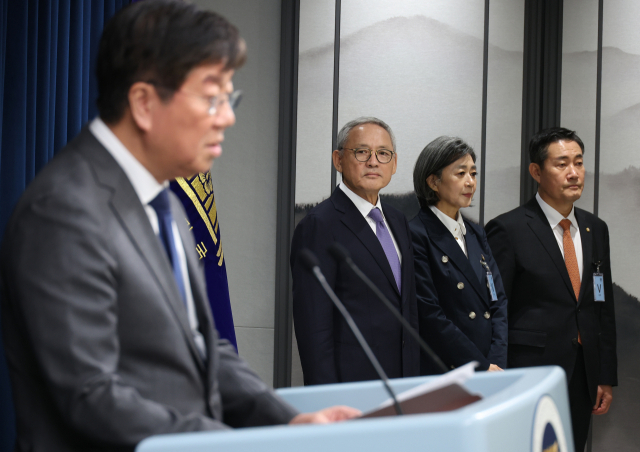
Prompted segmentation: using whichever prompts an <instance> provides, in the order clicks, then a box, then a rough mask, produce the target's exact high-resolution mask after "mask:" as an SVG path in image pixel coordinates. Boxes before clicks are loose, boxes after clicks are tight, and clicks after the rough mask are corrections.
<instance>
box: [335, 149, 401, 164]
mask: <svg viewBox="0 0 640 452" xmlns="http://www.w3.org/2000/svg"><path fill="white" fill-rule="evenodd" d="M344 149H345V150H347V151H353V156H354V157H355V158H356V160H357V161H359V162H368V161H369V159H370V158H371V154H372V153H374V152H375V154H376V159H378V161H379V162H380V163H389V162H390V161H391V159H392V158H393V154H395V152H394V151H391V150H389V149H378V150H377V151H372V150H371V149H369V148H352V149H349V148H344Z"/></svg>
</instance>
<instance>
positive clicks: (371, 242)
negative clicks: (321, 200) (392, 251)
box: [331, 187, 400, 295]
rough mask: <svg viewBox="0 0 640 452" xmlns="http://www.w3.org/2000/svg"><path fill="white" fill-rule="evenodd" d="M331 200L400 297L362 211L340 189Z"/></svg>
mask: <svg viewBox="0 0 640 452" xmlns="http://www.w3.org/2000/svg"><path fill="white" fill-rule="evenodd" d="M331 200H332V201H333V205H334V207H335V208H336V210H338V211H339V212H342V213H343V216H342V218H341V220H342V223H344V225H345V226H346V227H347V228H349V229H350V230H351V232H353V234H354V235H355V236H356V238H357V239H358V240H360V242H362V244H363V245H364V247H365V248H366V249H367V250H368V251H369V252H370V253H371V255H372V256H373V259H374V260H375V262H376V263H377V264H378V266H380V268H381V269H382V271H383V273H384V274H385V276H386V277H387V279H388V280H389V283H390V284H391V286H392V287H393V288H394V290H395V291H396V293H397V294H398V295H400V292H399V290H398V285H397V284H396V279H395V278H394V276H393V271H392V270H391V265H389V260H388V259H387V255H386V254H385V253H384V250H383V249H382V245H381V244H380V241H379V240H378V237H376V235H375V233H374V232H373V231H372V230H371V226H369V224H368V223H367V220H365V219H364V217H363V216H362V214H361V213H360V211H359V210H358V209H357V208H356V206H355V205H354V204H353V203H352V202H351V200H350V199H349V197H348V196H347V195H345V194H344V192H343V191H342V190H341V189H340V188H339V187H338V188H336V189H335V190H334V191H333V194H332V195H331ZM388 220H389V218H387V221H388ZM396 240H397V238H396Z"/></svg>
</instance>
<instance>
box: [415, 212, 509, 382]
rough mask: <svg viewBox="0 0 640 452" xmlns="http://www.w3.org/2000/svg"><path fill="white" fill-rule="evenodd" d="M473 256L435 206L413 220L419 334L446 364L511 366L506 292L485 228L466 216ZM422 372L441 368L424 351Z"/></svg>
mask: <svg viewBox="0 0 640 452" xmlns="http://www.w3.org/2000/svg"><path fill="white" fill-rule="evenodd" d="M464 224H465V227H466V230H467V233H466V235H465V242H466V245H467V253H468V258H467V256H465V254H464V252H463V251H462V249H461V248H460V245H458V243H457V242H456V240H455V238H454V237H453V235H452V234H451V232H450V231H449V230H448V229H447V227H446V226H445V225H444V224H443V223H442V221H440V219H439V218H438V217H437V216H436V215H435V214H434V213H433V212H432V211H431V209H429V208H427V209H421V210H420V212H418V215H416V216H415V217H414V218H413V219H412V220H411V221H410V222H409V228H410V229H411V237H412V240H413V248H414V256H415V272H416V291H417V297H418V313H419V319H420V320H419V322H420V335H421V336H422V337H423V339H424V340H425V341H426V342H427V343H428V344H429V345H430V346H431V347H432V348H433V349H434V351H435V352H436V353H437V354H438V356H440V359H442V361H443V362H444V363H445V365H446V366H447V367H451V368H455V367H458V366H460V365H463V364H466V363H468V362H469V361H473V360H476V361H478V362H479V363H480V367H479V369H481V370H486V369H488V368H489V365H490V364H496V365H498V366H500V367H501V368H503V369H504V368H506V365H507V332H508V329H507V297H506V295H505V292H504V288H503V286H502V278H501V277H500V271H499V270H498V266H497V265H496V262H495V261H494V259H493V255H492V253H491V249H490V248H489V244H488V243H487V237H486V235H485V233H484V230H483V229H482V228H481V227H480V226H478V225H477V224H475V223H471V222H469V221H467V220H466V219H465V220H464ZM482 256H484V258H485V261H486V262H487V264H488V265H489V268H490V269H491V273H492V276H493V281H494V285H495V288H496V292H497V298H498V300H497V301H491V296H490V293H489V288H488V286H487V284H488V283H487V277H486V274H487V272H486V270H485V268H484V267H483V266H482V264H481V263H480V261H481V258H482ZM421 372H422V374H425V375H430V374H434V373H440V371H439V369H438V368H437V367H436V366H435V364H434V363H433V362H432V361H431V360H430V359H429V358H428V357H425V356H423V357H422V360H421Z"/></svg>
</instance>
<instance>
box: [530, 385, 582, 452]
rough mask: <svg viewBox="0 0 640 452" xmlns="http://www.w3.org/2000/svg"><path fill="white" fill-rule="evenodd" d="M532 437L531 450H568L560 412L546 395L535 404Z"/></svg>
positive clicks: (559, 451) (543, 451) (556, 451)
mask: <svg viewBox="0 0 640 452" xmlns="http://www.w3.org/2000/svg"><path fill="white" fill-rule="evenodd" d="M532 439H533V444H532V448H531V451H532V452H570V450H569V449H568V448H567V439H566V436H565V433H564V426H563V425H562V420H561V419H560V412H559V411H558V407H556V404H555V402H554V401H553V399H552V398H551V397H549V396H548V395H544V396H542V397H541V398H540V400H539V401H538V405H537V406H536V413H535V415H534V417H533V438H532ZM571 450H573V449H571Z"/></svg>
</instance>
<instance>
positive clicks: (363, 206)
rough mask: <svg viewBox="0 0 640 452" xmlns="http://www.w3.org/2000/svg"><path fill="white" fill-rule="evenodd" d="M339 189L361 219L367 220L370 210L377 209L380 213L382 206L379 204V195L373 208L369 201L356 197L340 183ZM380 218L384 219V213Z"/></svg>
mask: <svg viewBox="0 0 640 452" xmlns="http://www.w3.org/2000/svg"><path fill="white" fill-rule="evenodd" d="M338 187H340V189H341V190H342V191H343V192H344V194H345V195H347V197H348V198H349V199H350V200H351V202H352V203H353V204H354V205H355V206H356V209H358V211H359V212H360V213H361V214H362V216H363V217H365V218H367V217H368V216H369V212H371V209H373V208H375V207H377V208H378V209H380V212H382V204H381V203H380V195H378V201H377V202H376V205H375V206H374V205H373V204H371V203H370V202H369V201H367V200H366V199H364V198H361V197H360V196H358V195H356V194H355V193H354V192H353V191H351V189H350V188H349V187H347V186H346V185H345V184H344V182H340V185H338ZM382 216H383V217H384V212H382Z"/></svg>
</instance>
